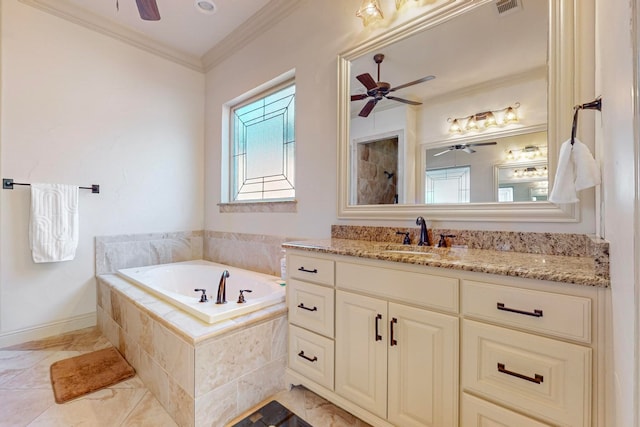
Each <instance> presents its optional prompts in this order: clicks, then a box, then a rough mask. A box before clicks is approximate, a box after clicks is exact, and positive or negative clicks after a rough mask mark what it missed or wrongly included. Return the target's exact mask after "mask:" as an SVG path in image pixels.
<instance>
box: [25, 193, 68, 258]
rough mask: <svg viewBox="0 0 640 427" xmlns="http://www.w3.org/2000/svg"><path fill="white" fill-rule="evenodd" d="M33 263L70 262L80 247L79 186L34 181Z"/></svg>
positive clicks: (32, 200)
mask: <svg viewBox="0 0 640 427" xmlns="http://www.w3.org/2000/svg"><path fill="white" fill-rule="evenodd" d="M29 245H30V247H31V254H32V257H33V262H37V263H40V262H56V261H69V260H72V259H73V258H74V257H75V255H76V247H77V246H78V186H77V185H65V184H31V222H30V224H29Z"/></svg>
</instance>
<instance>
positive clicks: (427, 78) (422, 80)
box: [389, 76, 436, 92]
mask: <svg viewBox="0 0 640 427" xmlns="http://www.w3.org/2000/svg"><path fill="white" fill-rule="evenodd" d="M435 78H436V76H426V77H423V78H421V79H418V80H415V81H412V82H409V83H405V84H403V85H400V86H396V87H394V88H391V89H389V92H393V91H394V90H398V89H403V88H405V87H407V86H413V85H417V84H418V83H424V82H427V81H429V80H433V79H435Z"/></svg>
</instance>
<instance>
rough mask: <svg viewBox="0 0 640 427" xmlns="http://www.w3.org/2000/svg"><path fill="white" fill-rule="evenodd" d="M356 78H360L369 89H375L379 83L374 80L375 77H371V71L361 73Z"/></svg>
mask: <svg viewBox="0 0 640 427" xmlns="http://www.w3.org/2000/svg"><path fill="white" fill-rule="evenodd" d="M356 79H358V81H359V82H360V83H362V84H363V85H364V87H366V88H367V90H371V89H375V88H377V87H378V83H376V81H375V80H373V77H371V74H369V73H364V74H360V75H359V76H357V77H356Z"/></svg>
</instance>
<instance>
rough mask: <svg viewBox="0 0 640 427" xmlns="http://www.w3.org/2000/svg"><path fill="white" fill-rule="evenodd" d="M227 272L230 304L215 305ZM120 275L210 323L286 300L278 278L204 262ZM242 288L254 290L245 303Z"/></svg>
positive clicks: (175, 264)
mask: <svg viewBox="0 0 640 427" xmlns="http://www.w3.org/2000/svg"><path fill="white" fill-rule="evenodd" d="M224 270H227V271H229V277H228V278H227V284H226V293H227V303H226V304H216V295H217V291H218V284H219V282H220V276H221V275H222V272H223V271H224ZM118 275H120V276H122V277H124V278H126V279H128V280H129V281H131V282H133V283H135V284H136V285H138V286H140V287H141V288H143V289H145V290H146V291H148V292H150V293H152V294H154V295H156V296H158V297H160V298H162V299H163V300H165V301H167V302H169V303H171V304H174V305H175V306H177V307H179V308H181V309H183V310H184V311H186V312H187V313H189V314H191V315H193V316H195V317H197V318H198V319H200V320H203V321H205V322H207V323H216V322H219V321H221V320H225V319H230V318H233V317H236V316H239V315H242V314H247V313H250V312H252V311H256V310H259V309H261V308H264V307H268V306H270V305H274V304H277V303H279V302H282V301H284V298H285V289H284V286H282V285H281V283H282V280H281V279H280V278H279V277H276V276H269V275H267V274H261V273H256V272H253V271H248V270H242V269H240V268H235V267H229V266H226V265H223V264H216V263H214V262H209V261H202V260H197V261H185V262H176V263H171V264H161V265H152V266H148V267H136V268H126V269H122V270H118ZM194 289H206V291H207V297H208V299H209V301H208V302H204V303H201V302H200V295H201V292H196V291H194ZM240 289H249V290H251V292H250V293H249V292H245V293H244V296H245V300H246V302H245V303H242V304H239V303H238V302H237V301H238V296H239V294H240Z"/></svg>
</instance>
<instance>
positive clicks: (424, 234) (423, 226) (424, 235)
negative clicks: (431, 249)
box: [416, 216, 431, 246]
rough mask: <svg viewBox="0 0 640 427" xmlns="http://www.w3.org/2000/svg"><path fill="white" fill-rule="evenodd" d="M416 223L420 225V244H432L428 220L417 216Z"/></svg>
mask: <svg viewBox="0 0 640 427" xmlns="http://www.w3.org/2000/svg"><path fill="white" fill-rule="evenodd" d="M416 225H419V226H420V241H419V242H418V246H431V245H430V244H429V232H428V231H427V222H426V221H425V220H424V218H423V217H421V216H419V217H418V218H416Z"/></svg>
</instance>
